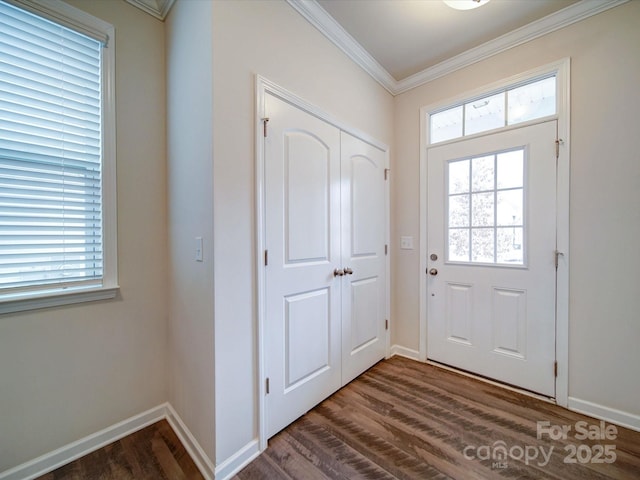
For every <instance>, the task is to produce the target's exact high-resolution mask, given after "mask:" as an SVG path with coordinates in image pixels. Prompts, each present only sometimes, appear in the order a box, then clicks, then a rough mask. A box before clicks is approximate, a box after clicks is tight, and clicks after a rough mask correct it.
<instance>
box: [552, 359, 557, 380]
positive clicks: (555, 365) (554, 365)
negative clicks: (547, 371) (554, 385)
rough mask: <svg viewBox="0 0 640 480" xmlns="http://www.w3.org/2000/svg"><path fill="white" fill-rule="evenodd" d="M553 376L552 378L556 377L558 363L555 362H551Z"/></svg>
mask: <svg viewBox="0 0 640 480" xmlns="http://www.w3.org/2000/svg"><path fill="white" fill-rule="evenodd" d="M553 376H554V377H557V376H558V362H557V361H555V362H553Z"/></svg>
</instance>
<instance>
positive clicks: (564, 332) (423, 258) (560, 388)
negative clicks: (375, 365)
mask: <svg viewBox="0 0 640 480" xmlns="http://www.w3.org/2000/svg"><path fill="white" fill-rule="evenodd" d="M552 73H555V74H556V78H557V107H558V111H557V114H556V115H555V116H554V117H551V118H555V119H556V120H557V122H558V139H560V145H559V152H558V153H559V156H558V161H557V178H556V193H557V212H556V249H557V250H558V251H559V252H562V255H560V256H559V259H558V268H557V271H556V361H557V364H558V368H557V376H556V397H555V402H556V403H557V404H558V405H560V406H563V407H567V406H568V385H569V375H568V371H569V260H570V255H569V173H570V158H571V157H570V141H569V132H570V103H569V102H570V96H569V95H570V59H569V58H564V59H561V60H559V61H557V62H554V63H551V64H547V65H544V66H542V67H539V68H536V69H533V70H529V71H526V72H523V73H521V74H518V75H515V76H513V77H509V78H506V79H503V80H500V81H498V82H495V83H492V84H489V85H485V86H482V87H480V88H478V89H475V90H473V91H468V92H461V93H460V94H459V95H456V96H455V97H453V98H449V99H446V100H444V101H442V102H438V103H435V104H432V105H427V106H424V107H422V108H421V109H420V209H419V211H420V290H419V291H420V306H419V312H420V327H419V350H418V351H417V352H416V359H418V360H421V361H423V362H424V361H427V355H428V352H427V322H428V321H429V319H428V308H427V298H426V293H427V275H426V270H427V266H428V265H429V262H428V244H427V223H428V222H427V215H428V204H427V203H428V202H427V149H428V147H429V138H428V115H429V113H430V112H433V111H436V110H438V109H441V108H443V107H446V106H448V105H453V104H455V103H458V102H461V101H463V100H465V99H468V98H473V97H479V96H482V95H483V94H486V93H487V92H491V91H495V90H498V89H500V88H503V87H505V86H509V85H513V84H517V83H521V82H526V81H527V80H528V79H531V78H535V77H540V76H542V75H546V74H552ZM549 119H550V117H545V118H544V121H546V120H549ZM540 121H543V120H542V119H541V120H536V121H532V122H528V123H523V124H519V125H516V126H514V128H519V127H522V126H525V125H527V124H535V123H539V122H540ZM507 128H509V127H506V128H505V129H507ZM492 133H494V132H488V133H481V134H477V136H483V135H491V134H492ZM464 138H472V137H471V136H469V137H464Z"/></svg>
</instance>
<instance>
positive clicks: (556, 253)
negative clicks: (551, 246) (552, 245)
mask: <svg viewBox="0 0 640 480" xmlns="http://www.w3.org/2000/svg"><path fill="white" fill-rule="evenodd" d="M553 254H554V255H555V266H556V270H557V269H558V259H559V258H560V256H564V253H562V252H560V251H558V250H554V252H553Z"/></svg>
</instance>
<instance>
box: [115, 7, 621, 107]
mask: <svg viewBox="0 0 640 480" xmlns="http://www.w3.org/2000/svg"><path fill="white" fill-rule="evenodd" d="M127 1H131V0H127ZM286 1H287V3H289V5H291V6H292V7H293V8H294V9H295V10H296V11H297V12H298V13H300V15H302V16H303V17H304V18H306V19H307V20H308V21H309V23H311V24H312V25H313V26H314V27H316V28H317V29H318V30H320V32H322V34H324V35H325V36H326V37H327V38H328V39H329V40H331V41H332V42H333V43H334V44H335V45H336V46H337V47H338V48H340V49H341V50H342V51H343V52H344V53H345V54H346V55H347V56H348V57H349V58H351V59H352V60H353V61H354V62H356V63H357V64H358V65H359V66H360V67H361V68H362V69H363V70H364V71H366V72H367V73H368V74H369V75H371V76H372V77H373V78H374V80H376V81H377V82H378V83H380V85H382V86H383V87H384V88H386V89H387V90H388V91H389V92H390V93H391V94H392V95H398V94H400V93H403V92H406V91H408V90H411V89H412V88H416V87H418V86H420V85H424V84H425V83H429V82H431V81H433V80H435V79H436V78H439V77H442V76H444V75H447V74H449V73H452V72H455V71H456V70H460V69H461V68H464V67H467V66H469V65H472V64H474V63H476V62H479V61H481V60H485V59H487V58H489V57H492V56H494V55H497V54H499V53H501V52H504V51H506V50H509V49H510V48H513V47H516V46H518V45H522V44H523V43H526V42H529V41H531V40H533V39H535V38H538V37H541V36H543V35H546V34H548V33H551V32H554V31H556V30H560V29H561V28H564V27H567V26H569V25H571V24H573V23H576V22H579V21H581V20H584V19H586V18H589V17H591V16H593V15H597V14H598V13H602V12H604V11H606V10H609V9H610V8H613V7H617V6H618V5H621V4H623V3H626V2H628V1H629V0H582V1H580V2H577V3H574V4H573V5H569V6H568V7H566V8H563V9H562V10H559V11H557V12H555V13H552V14H551V15H547V16H546V17H544V18H541V19H540V20H536V21H534V22H532V23H530V24H528V25H525V26H524V27H521V28H518V29H516V30H513V31H511V32H509V33H506V34H505V35H502V36H500V37H498V38H496V39H494V40H490V41H488V42H486V43H483V44H482V45H479V46H477V47H474V48H472V49H470V50H467V51H466V52H463V53H461V54H459V55H456V56H454V57H451V58H450V59H448V60H445V61H443V62H440V63H438V64H436V65H434V66H433V67H429V68H426V69H425V70H422V71H421V72H418V73H415V74H413V75H411V76H409V77H407V78H404V79H402V80H399V81H397V80H395V79H394V78H393V76H391V74H390V73H389V72H387V71H386V70H385V69H384V67H383V66H382V65H380V64H379V63H378V62H377V61H376V60H375V59H374V58H373V57H372V56H371V55H370V54H369V52H367V51H366V50H365V49H364V47H363V46H362V45H360V44H359V43H358V42H357V41H356V40H355V39H354V38H353V37H352V36H351V35H349V33H347V31H346V30H345V29H344V28H342V26H341V25H340V24H338V22H336V20H334V18H333V17H332V16H331V15H329V14H328V13H327V12H326V10H324V9H323V8H322V7H321V6H320V4H319V3H318V2H316V0H286Z"/></svg>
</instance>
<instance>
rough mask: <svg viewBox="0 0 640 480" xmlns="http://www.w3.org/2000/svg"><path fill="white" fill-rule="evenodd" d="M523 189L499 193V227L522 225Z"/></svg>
mask: <svg viewBox="0 0 640 480" xmlns="http://www.w3.org/2000/svg"><path fill="white" fill-rule="evenodd" d="M522 192H523V190H522V189H521V188H518V189H516V190H507V191H504V192H498V193H497V202H498V211H497V217H498V218H497V220H498V223H497V224H498V225H499V226H507V225H522V217H523V206H522Z"/></svg>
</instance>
